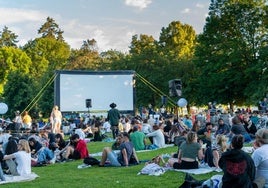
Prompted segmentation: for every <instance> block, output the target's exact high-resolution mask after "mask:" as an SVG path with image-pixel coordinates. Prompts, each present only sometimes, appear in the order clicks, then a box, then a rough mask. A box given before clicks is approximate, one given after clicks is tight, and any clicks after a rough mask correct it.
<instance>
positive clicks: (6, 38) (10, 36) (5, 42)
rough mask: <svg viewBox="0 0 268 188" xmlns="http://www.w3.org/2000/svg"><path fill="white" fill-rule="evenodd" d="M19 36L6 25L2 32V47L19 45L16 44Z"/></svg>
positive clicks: (0, 42) (0, 33)
mask: <svg viewBox="0 0 268 188" xmlns="http://www.w3.org/2000/svg"><path fill="white" fill-rule="evenodd" d="M17 38H18V35H16V34H15V33H13V32H12V31H10V30H9V29H8V27H7V26H5V27H4V29H3V31H1V32H0V47H4V46H12V47H17V45H16V43H17V42H18V40H17Z"/></svg>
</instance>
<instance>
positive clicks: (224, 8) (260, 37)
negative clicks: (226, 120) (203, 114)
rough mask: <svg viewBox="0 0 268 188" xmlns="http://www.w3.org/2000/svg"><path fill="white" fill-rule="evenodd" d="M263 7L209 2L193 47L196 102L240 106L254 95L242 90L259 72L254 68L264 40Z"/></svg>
mask: <svg viewBox="0 0 268 188" xmlns="http://www.w3.org/2000/svg"><path fill="white" fill-rule="evenodd" d="M265 7H266V5H265V1H263V0H258V1H255V0H212V1H211V4H210V8H209V10H210V11H209V16H208V17H207V19H206V25H205V27H204V33H202V34H201V35H199V37H198V45H197V48H196V57H197V59H196V65H197V66H198V72H199V73H200V74H199V75H197V77H196V78H197V79H196V82H195V83H196V87H197V88H198V91H199V92H198V93H197V95H198V96H199V102H200V103H203V104H205V103H207V102H209V101H214V100H217V102H218V103H223V104H228V103H229V104H230V105H233V102H235V103H236V104H243V103H245V102H246V101H247V99H248V98H250V95H251V94H252V93H253V92H255V91H251V92H250V93H246V92H245V91H246V88H247V87H248V85H249V83H253V82H254V83H256V80H259V78H258V77H259V73H260V72H261V71H260V69H259V70H257V69H256V66H255V65H256V64H259V61H260V57H259V54H260V50H261V48H262V47H263V46H264V45H265V44H266V39H267V33H268V32H267V28H265V24H264V23H265V22H264V18H265V17H267V14H266V11H265ZM254 67H255V68H254ZM256 73H257V74H256Z"/></svg>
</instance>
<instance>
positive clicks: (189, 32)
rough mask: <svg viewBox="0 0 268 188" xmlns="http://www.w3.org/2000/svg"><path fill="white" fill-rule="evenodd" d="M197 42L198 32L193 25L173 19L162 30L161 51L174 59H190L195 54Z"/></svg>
mask: <svg viewBox="0 0 268 188" xmlns="http://www.w3.org/2000/svg"><path fill="white" fill-rule="evenodd" d="M195 43H196V34H195V31H194V29H193V27H192V26H190V25H188V24H182V23H180V22H179V21H173V22H171V23H170V24H169V25H168V27H166V28H164V27H163V28H162V30H161V33H160V38H159V46H160V50H159V51H161V52H162V53H163V54H164V55H166V56H168V57H169V58H172V59H174V60H189V59H191V58H192V57H193V55H194V48H195Z"/></svg>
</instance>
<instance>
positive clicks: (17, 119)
mask: <svg viewBox="0 0 268 188" xmlns="http://www.w3.org/2000/svg"><path fill="white" fill-rule="evenodd" d="M13 122H14V127H12V128H11V129H12V131H14V132H15V133H18V131H19V129H20V128H21V127H22V118H21V114H20V111H18V110H17V111H16V112H15V118H14V119H13Z"/></svg>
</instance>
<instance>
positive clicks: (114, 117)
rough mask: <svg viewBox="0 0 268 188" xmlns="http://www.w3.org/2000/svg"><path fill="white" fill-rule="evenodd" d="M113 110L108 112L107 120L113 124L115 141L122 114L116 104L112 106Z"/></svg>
mask: <svg viewBox="0 0 268 188" xmlns="http://www.w3.org/2000/svg"><path fill="white" fill-rule="evenodd" d="M110 107H111V109H110V110H109V111H108V115H107V119H108V121H109V122H110V124H111V128H112V133H113V138H114V139H115V138H116V136H117V135H118V124H119V120H120V112H119V110H118V109H116V108H115V107H116V104H115V103H112V104H110Z"/></svg>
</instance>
